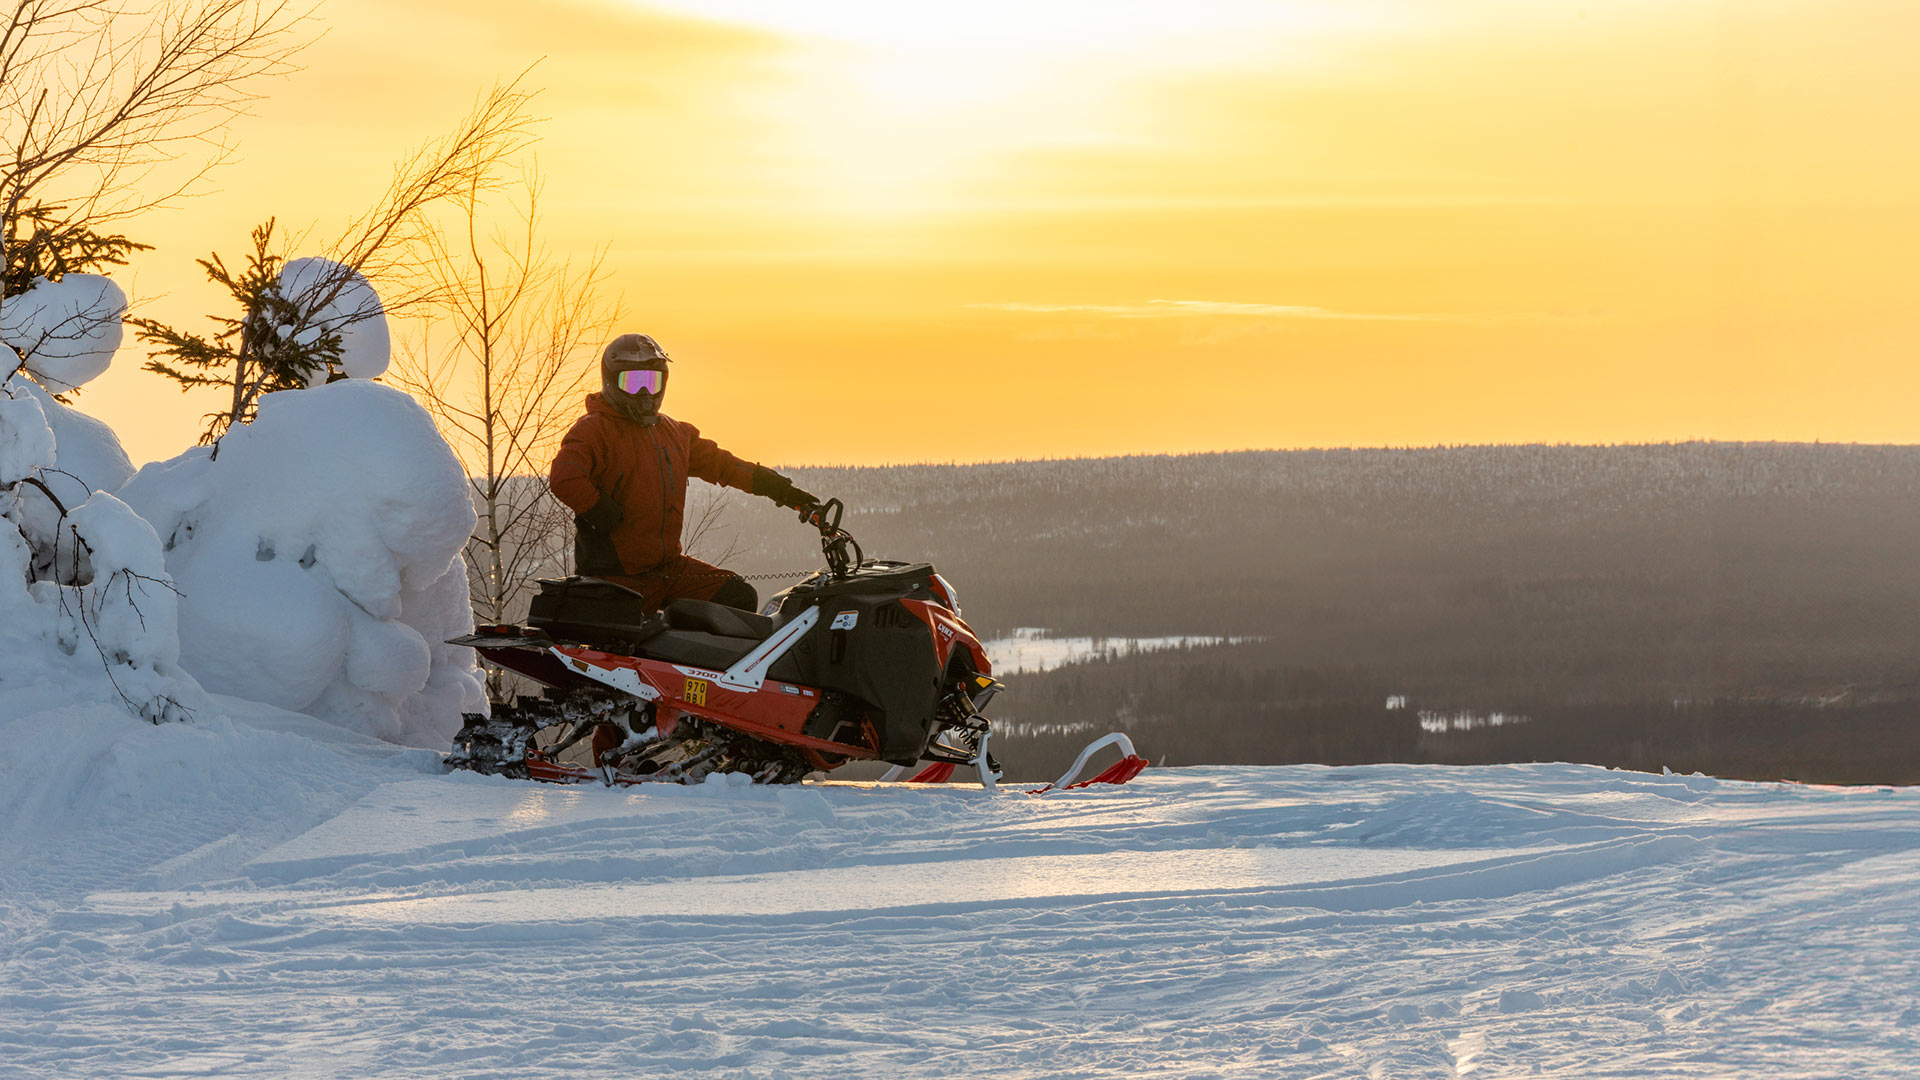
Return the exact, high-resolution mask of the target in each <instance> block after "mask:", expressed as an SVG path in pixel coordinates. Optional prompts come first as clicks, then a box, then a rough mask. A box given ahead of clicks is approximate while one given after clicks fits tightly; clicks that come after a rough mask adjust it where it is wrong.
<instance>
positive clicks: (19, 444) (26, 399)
mask: <svg viewBox="0 0 1920 1080" xmlns="http://www.w3.org/2000/svg"><path fill="white" fill-rule="evenodd" d="M54 457H55V454H54V439H53V427H52V425H50V424H48V423H47V414H46V411H45V410H44V409H42V408H41V407H40V403H39V402H38V401H36V400H34V399H33V398H32V397H30V396H27V395H22V396H20V397H0V484H17V483H19V482H20V481H22V480H25V479H26V478H27V477H29V476H32V475H33V474H35V473H37V472H39V471H40V470H41V469H43V468H45V467H47V466H49V465H52V464H53V462H54Z"/></svg>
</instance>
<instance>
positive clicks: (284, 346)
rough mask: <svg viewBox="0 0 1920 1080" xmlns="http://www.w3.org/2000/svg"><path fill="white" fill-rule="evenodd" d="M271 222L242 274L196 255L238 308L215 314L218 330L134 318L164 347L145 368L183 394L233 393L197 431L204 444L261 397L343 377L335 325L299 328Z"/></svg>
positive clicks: (242, 419) (144, 334)
mask: <svg viewBox="0 0 1920 1080" xmlns="http://www.w3.org/2000/svg"><path fill="white" fill-rule="evenodd" d="M273 227H274V221H273V219H271V218H269V219H268V220H267V222H266V224H264V225H261V226H259V227H257V228H255V229H254V230H253V234H252V238H253V252H252V253H251V254H250V255H248V256H247V262H246V265H245V266H244V267H243V268H241V269H240V270H239V271H238V272H235V271H234V270H231V269H229V268H228V267H227V264H226V262H225V261H224V260H222V259H221V258H220V256H219V254H217V253H215V254H212V255H209V256H208V257H207V258H204V259H200V260H197V261H198V262H199V264H200V268H201V269H202V270H204V271H206V274H207V277H208V279H209V280H211V281H213V282H215V283H217V284H219V285H220V286H222V287H223V288H225V289H226V290H227V294H228V295H229V296H232V297H233V299H234V301H235V302H236V303H238V304H239V305H240V312H239V314H238V315H236V316H222V315H215V316H211V318H212V319H213V321H214V322H215V323H217V324H219V326H220V327H221V330H220V331H219V332H218V333H216V334H214V335H213V336H212V337H211V338H208V337H203V336H201V335H199V334H194V333H188V332H184V331H180V330H175V329H173V328H172V327H170V326H166V325H163V324H161V323H160V322H158V321H156V320H153V319H134V320H132V323H133V325H134V327H135V328H136V329H137V330H138V331H139V337H140V340H141V341H144V342H146V343H147V344H149V345H156V346H158V347H159V348H158V349H156V350H155V352H154V354H153V355H154V358H153V359H150V360H148V361H147V363H146V364H145V366H144V370H147V371H152V372H155V373H157V374H160V375H165V376H166V377H167V378H169V379H172V380H173V381H175V382H177V383H179V384H180V389H181V390H182V391H183V392H184V391H187V390H191V389H193V388H194V387H196V386H224V387H228V388H230V389H231V390H232V398H231V400H230V402H229V403H228V406H227V407H226V408H225V409H222V410H220V411H219V412H213V413H208V414H207V416H206V420H207V429H206V430H205V431H203V432H201V434H200V443H201V445H203V446H204V445H206V444H207V443H211V442H213V441H215V440H217V439H218V438H219V437H220V436H221V435H223V434H225V433H226V431H227V429H228V428H229V427H232V426H233V425H234V424H236V423H242V424H244V423H249V422H251V421H252V420H253V414H254V411H255V410H256V409H257V408H258V407H259V402H260V396H261V395H262V394H270V393H272V392H274V391H276V390H293V389H299V388H302V387H306V386H309V385H311V384H312V383H314V382H318V381H322V380H325V381H332V380H333V379H337V378H342V377H344V376H343V375H342V373H341V371H340V351H341V340H340V333H339V332H338V330H333V329H322V330H321V332H320V333H318V334H311V333H296V332H294V331H296V330H303V329H305V327H304V326H303V323H305V322H306V321H307V319H306V313H305V312H303V311H302V309H301V305H299V304H297V303H295V302H294V301H293V299H291V298H289V297H287V296H286V295H284V294H283V293H282V291H281V287H280V271H281V269H282V268H283V267H284V266H285V265H286V258H285V257H284V256H282V255H279V254H276V253H275V252H274V250H273ZM169 361H171V362H169Z"/></svg>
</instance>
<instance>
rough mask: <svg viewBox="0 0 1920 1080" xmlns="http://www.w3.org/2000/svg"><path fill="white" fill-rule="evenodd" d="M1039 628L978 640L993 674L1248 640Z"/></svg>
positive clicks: (1051, 667)
mask: <svg viewBox="0 0 1920 1080" xmlns="http://www.w3.org/2000/svg"><path fill="white" fill-rule="evenodd" d="M1047 634H1048V631H1046V630H1044V629H1041V628H1039V627H1032V626H1023V627H1020V628H1018V629H1016V630H1014V632H1013V634H1012V635H1011V636H1009V637H1003V638H994V639H993V640H991V641H983V642H981V646H982V647H983V648H985V649H986V650H987V659H988V660H991V661H992V662H993V673H994V674H995V675H998V676H1001V677H1003V678H1004V677H1005V676H1008V675H1022V674H1028V673H1032V672H1039V671H1052V670H1053V669H1055V668H1058V667H1065V666H1066V665H1068V664H1077V663H1080V662H1081V661H1084V660H1097V659H1102V658H1105V659H1118V658H1120V657H1122V656H1128V655H1131V654H1133V653H1142V652H1158V651H1160V650H1162V649H1185V648H1196V647H1199V646H1202V645H1227V644H1238V643H1239V642H1242V641H1252V640H1255V639H1253V638H1242V637H1193V636H1185V637H1048V636H1047Z"/></svg>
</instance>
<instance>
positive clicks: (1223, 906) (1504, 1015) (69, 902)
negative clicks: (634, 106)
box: [0, 701, 1920, 1078]
mask: <svg viewBox="0 0 1920 1080" xmlns="http://www.w3.org/2000/svg"><path fill="white" fill-rule="evenodd" d="M14 704H15V705H18V704H21V703H19V702H15V703H14ZM222 704H223V705H224V707H225V708H226V709H227V711H228V712H229V713H230V714H231V717H230V718H228V719H221V720H203V721H200V722H198V723H195V724H190V725H182V724H176V725H167V726H163V727H157V728H156V727H150V726H148V725H145V724H140V723H137V722H133V721H131V720H129V719H128V718H126V717H125V716H124V715H120V714H116V713H115V712H114V711H113V710H112V709H111V708H109V707H107V706H71V707H66V708H63V709H54V710H51V711H42V712H24V713H23V712H18V711H13V710H11V709H10V710H8V711H7V712H6V713H4V714H0V716H6V717H11V719H0V739H4V740H5V744H6V745H8V746H9V747H12V748H13V751H12V752H11V753H10V754H9V756H7V757H6V758H3V759H0V813H4V818H0V914H3V915H4V931H0V1077H5V1078H13V1077H41V1076H76V1077H77V1076H162V1075H165V1076H184V1075H207V1076H262V1077H265V1076H274V1077H281V1076H295V1077H337V1076H407V1077H416V1076H417V1077H444V1076H462V1077H508V1076H512V1077H521V1076H536V1077H537V1076H549V1075H551V1076H563V1075H564V1076H569V1077H582V1076H593V1077H600V1076H634V1075H669V1074H672V1075H693V1076H703V1075H713V1076H740V1077H761V1078H767V1077H778V1076H794V1077H799V1076H876V1077H880V1076H886V1077H892V1076H940V1077H946V1076H958V1075H963V1074H976V1075H981V1076H992V1077H996V1078H998V1077H1041V1076H1045V1077H1058V1076H1145V1075H1151V1076H1183V1077H1185V1076H1191V1077H1200V1076H1248V1077H1270V1076H1272V1077H1321V1076H1354V1077H1361V1076H1372V1077H1405V1076H1416V1077H1425V1076H1435V1077H1440V1076H1445V1077H1453V1076H1463V1075H1471V1076H1487V1077H1495V1076H1510V1075H1520V1074H1533V1073H1535V1072H1538V1073H1539V1074H1543V1075H1561V1076H1582V1077H1592V1076H1627V1075H1632V1076H1672V1077H1683V1076H1684V1077H1692V1076H1716V1077H1717V1076H1747V1077H1751V1076H1795V1077H1799V1076H1836V1077H1838V1076H1844V1077H1868V1076H1910V1075H1912V1074H1913V1072H1914V1065H1913V1058H1914V1055H1915V1047H1916V1041H1920V949H1917V948H1916V946H1920V918H1917V917H1916V913H1915V909H1914V906H1913V896H1914V895H1915V891H1916V886H1920V793H1917V792H1913V791H1906V790H1900V791H1891V790H1874V789H1865V790H1815V789H1807V788H1794V787H1786V786H1778V785H1754V784H1736V783H1723V782H1718V781H1713V780H1708V779H1702V778H1698V777H1659V776H1647V775H1640V774H1628V773H1617V772H1607V771H1604V770H1599V769H1593V768H1587V767H1579V766H1567V765H1541V766H1512V767H1489V768H1445V767H1428V766H1377V767H1368V768H1347V769H1330V768H1320V767H1304V766H1303V767H1288V768H1209V769H1185V770H1149V771H1148V772H1147V773H1145V774H1144V775H1143V776H1142V777H1141V778H1140V779H1139V780H1137V781H1135V782H1134V783H1133V784H1131V785H1128V786H1127V787H1125V788H1118V789H1106V790H1099V791H1087V792H1075V793H1069V794H1065V795H1055V796H1049V797H1046V798H1030V797H1027V796H1024V795H1020V794H1013V793H1002V794H1000V795H998V796H993V795H988V794H986V793H984V792H982V791H981V790H979V789H978V788H977V787H967V786H961V785H953V786H949V787H943V788H913V787H908V786H900V785H895V786H884V785H868V784H823V785H808V786H804V787H798V788H789V789H761V788H747V787H740V786H736V785H733V784H729V783H726V782H724V781H725V779H727V778H719V779H720V781H721V782H714V783H709V784H707V785H703V786H699V787H694V788H686V789H681V788H658V789H637V790H630V791H607V790H603V789H599V788H557V787H541V786H535V785H524V784H515V783H512V782H509V781H503V780H496V779H490V778H484V777H479V776H473V775H455V776H443V775H439V774H437V772H436V771H435V770H434V768H433V759H432V756H431V755H429V754H426V753H424V752H419V751H400V750H396V749H394V748H392V747H389V746H386V745H384V744H380V743H377V742H374V741H373V740H370V739H367V738H365V737H363V736H356V735H351V734H348V733H346V732H343V731H341V730H340V729H337V728H330V727H328V726H327V725H324V724H322V723H320V722H318V721H315V720H312V719H309V718H306V717H300V716H296V715H294V714H289V713H281V712H277V711H275V710H271V709H269V708H266V707H263V706H252V705H243V704H241V703H239V702H236V701H226V702H223V703H222ZM1148 750H1149V752H1151V748H1148Z"/></svg>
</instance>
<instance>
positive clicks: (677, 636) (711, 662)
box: [639, 630, 759, 671]
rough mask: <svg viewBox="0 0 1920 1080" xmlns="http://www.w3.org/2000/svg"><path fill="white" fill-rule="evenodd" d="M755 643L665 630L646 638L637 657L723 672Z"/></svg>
mask: <svg viewBox="0 0 1920 1080" xmlns="http://www.w3.org/2000/svg"><path fill="white" fill-rule="evenodd" d="M758 644H759V642H757V641H753V640H750V639H748V638H738V637H722V636H720V635H719V634H709V633H705V632H703V631H700V630H664V631H662V632H660V633H658V634H655V635H653V636H652V637H650V638H648V639H647V641H646V644H644V645H642V646H640V649H639V654H640V655H641V656H644V657H646V658H648V659H649V660H665V661H666V662H667V663H669V664H686V665H688V666H690V667H703V668H709V669H711V670H713V671H725V670H727V669H728V668H730V667H732V666H733V665H734V662H735V661H737V660H739V659H740V658H741V657H743V656H745V655H747V654H748V653H750V652H752V651H753V647H754V646H755V645H758Z"/></svg>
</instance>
